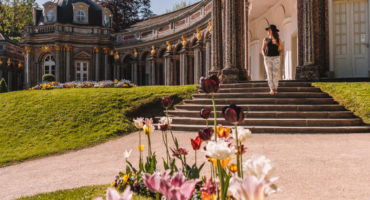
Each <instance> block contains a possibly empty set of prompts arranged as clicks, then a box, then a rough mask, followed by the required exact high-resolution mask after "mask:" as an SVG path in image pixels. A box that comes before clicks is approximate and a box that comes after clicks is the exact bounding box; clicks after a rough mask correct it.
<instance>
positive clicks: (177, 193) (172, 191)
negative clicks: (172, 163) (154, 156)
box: [160, 172, 197, 200]
mask: <svg viewBox="0 0 370 200" xmlns="http://www.w3.org/2000/svg"><path fill="white" fill-rule="evenodd" d="M196 183H197V181H196V180H188V181H187V180H186V178H185V176H184V175H183V174H181V173H179V172H178V173H176V174H174V176H173V178H172V179H171V181H166V180H161V183H160V192H161V193H162V195H163V196H164V197H166V198H167V200H188V199H191V197H192V196H193V193H194V190H195V185H196Z"/></svg>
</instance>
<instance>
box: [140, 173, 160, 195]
mask: <svg viewBox="0 0 370 200" xmlns="http://www.w3.org/2000/svg"><path fill="white" fill-rule="evenodd" d="M143 179H144V185H145V186H146V187H147V188H148V189H149V190H150V191H152V192H158V191H159V187H160V183H161V177H160V176H159V173H154V174H144V176H143Z"/></svg>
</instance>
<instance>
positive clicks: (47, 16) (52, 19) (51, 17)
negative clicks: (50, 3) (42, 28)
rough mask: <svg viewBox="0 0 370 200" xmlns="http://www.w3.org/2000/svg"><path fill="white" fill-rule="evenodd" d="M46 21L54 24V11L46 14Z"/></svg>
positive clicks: (50, 10)
mask: <svg viewBox="0 0 370 200" xmlns="http://www.w3.org/2000/svg"><path fill="white" fill-rule="evenodd" d="M46 19H47V21H48V22H54V19H55V12H54V9H49V10H48V11H47V12H46Z"/></svg>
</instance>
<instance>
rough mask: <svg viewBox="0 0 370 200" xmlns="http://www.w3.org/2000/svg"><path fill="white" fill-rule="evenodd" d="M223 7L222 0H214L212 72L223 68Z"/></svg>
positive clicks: (215, 72) (214, 72)
mask: <svg viewBox="0 0 370 200" xmlns="http://www.w3.org/2000/svg"><path fill="white" fill-rule="evenodd" d="M222 50H223V49H222V8H221V1H220V0H213V2H212V54H211V55H212V58H211V62H212V63H211V65H212V69H211V72H210V73H212V74H217V73H218V72H219V71H220V70H221V68H222V63H223V61H222Z"/></svg>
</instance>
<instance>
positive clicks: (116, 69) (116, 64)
mask: <svg viewBox="0 0 370 200" xmlns="http://www.w3.org/2000/svg"><path fill="white" fill-rule="evenodd" d="M119 61H120V60H119V53H118V52H116V53H115V54H114V68H113V71H114V73H113V74H114V78H113V79H117V80H119V64H120V63H119Z"/></svg>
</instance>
